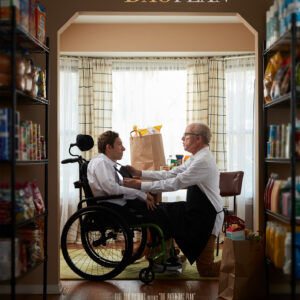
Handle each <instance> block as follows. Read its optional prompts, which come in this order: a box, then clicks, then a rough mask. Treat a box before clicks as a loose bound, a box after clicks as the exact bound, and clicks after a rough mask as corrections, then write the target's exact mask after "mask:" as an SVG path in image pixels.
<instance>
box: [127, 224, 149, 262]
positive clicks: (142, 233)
mask: <svg viewBox="0 0 300 300" xmlns="http://www.w3.org/2000/svg"><path fill="white" fill-rule="evenodd" d="M130 230H131V232H132V238H133V249H134V250H133V251H132V257H131V259H130V264H132V263H134V262H135V261H136V260H137V259H139V258H140V256H141V255H142V254H143V252H144V250H145V247H146V243H147V229H146V228H145V227H131V228H130Z"/></svg>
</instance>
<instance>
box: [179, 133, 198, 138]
mask: <svg viewBox="0 0 300 300" xmlns="http://www.w3.org/2000/svg"><path fill="white" fill-rule="evenodd" d="M189 135H195V136H199V135H200V134H197V133H192V132H185V133H184V134H183V138H186V137H187V136H189Z"/></svg>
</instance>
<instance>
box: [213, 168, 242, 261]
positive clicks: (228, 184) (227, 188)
mask: <svg viewBox="0 0 300 300" xmlns="http://www.w3.org/2000/svg"><path fill="white" fill-rule="evenodd" d="M243 177H244V172H243V171H235V172H220V183H219V187H220V195H221V196H222V197H233V210H230V211H229V210H228V209H224V213H225V218H226V216H228V215H236V196H238V195H240V194H241V190H242V183H243ZM225 218H224V224H225ZM219 237H220V235H218V239H217V253H216V255H217V256H218V255H219Z"/></svg>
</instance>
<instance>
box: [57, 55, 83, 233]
mask: <svg viewBox="0 0 300 300" xmlns="http://www.w3.org/2000/svg"><path fill="white" fill-rule="evenodd" d="M78 84H79V82H78V59H77V58H69V57H62V58H60V104H59V110H60V161H61V160H63V159H65V158H69V157H70V154H69V151H68V150H69V145H70V144H71V143H74V141H75V140H76V135H77V134H78ZM72 151H73V149H72ZM73 153H75V154H78V151H77V152H76V149H75V147H74V151H73ZM76 180H78V166H77V165H76V164H66V165H60V211H61V220H60V229H61V231H62V228H63V226H64V224H65V223H66V221H67V220H68V218H69V217H70V216H71V215H72V214H73V213H74V212H75V211H76V209H77V204H78V201H79V193H78V190H75V189H74V187H73V182H74V181H76Z"/></svg>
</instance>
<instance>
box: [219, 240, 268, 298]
mask: <svg viewBox="0 0 300 300" xmlns="http://www.w3.org/2000/svg"><path fill="white" fill-rule="evenodd" d="M265 287H266V282H265V262H264V245H263V241H262V240H260V241H255V240H246V241H232V240H230V239H228V238H225V242H224V247H223V253H222V261H221V268H220V276H219V297H220V298H222V299H226V300H255V299H266V289H265Z"/></svg>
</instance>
